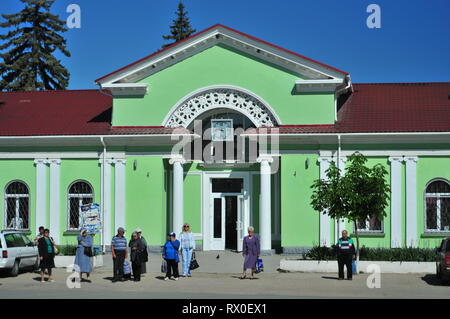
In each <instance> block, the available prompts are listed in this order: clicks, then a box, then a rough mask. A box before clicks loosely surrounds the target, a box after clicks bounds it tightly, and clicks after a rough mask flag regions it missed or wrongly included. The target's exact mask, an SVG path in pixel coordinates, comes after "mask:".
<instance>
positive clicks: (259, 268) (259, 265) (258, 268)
mask: <svg viewBox="0 0 450 319" xmlns="http://www.w3.org/2000/svg"><path fill="white" fill-rule="evenodd" d="M262 271H264V264H263V261H262V259H261V258H258V259H257V260H256V273H260V272H262Z"/></svg>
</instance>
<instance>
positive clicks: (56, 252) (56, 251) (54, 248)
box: [53, 246, 59, 255]
mask: <svg viewBox="0 0 450 319" xmlns="http://www.w3.org/2000/svg"><path fill="white" fill-rule="evenodd" d="M53 253H54V254H55V255H58V254H59V250H58V248H56V246H53Z"/></svg>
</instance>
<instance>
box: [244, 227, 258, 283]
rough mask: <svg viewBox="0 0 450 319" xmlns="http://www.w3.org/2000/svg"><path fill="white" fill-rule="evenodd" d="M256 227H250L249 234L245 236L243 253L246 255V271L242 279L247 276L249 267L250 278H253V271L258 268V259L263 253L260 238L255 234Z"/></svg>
mask: <svg viewBox="0 0 450 319" xmlns="http://www.w3.org/2000/svg"><path fill="white" fill-rule="evenodd" d="M253 233H254V229H253V227H252V226H250V227H249V228H248V236H245V237H244V241H243V245H242V255H243V256H244V272H243V273H242V277H241V279H245V278H246V277H247V273H246V271H247V269H249V268H250V269H251V275H250V279H253V273H254V270H255V269H256V261H257V259H258V257H259V255H260V254H261V251H260V246H259V238H258V237H256V236H255V235H254V234H253Z"/></svg>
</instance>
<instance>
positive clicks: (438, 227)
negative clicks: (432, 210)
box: [424, 178, 450, 234]
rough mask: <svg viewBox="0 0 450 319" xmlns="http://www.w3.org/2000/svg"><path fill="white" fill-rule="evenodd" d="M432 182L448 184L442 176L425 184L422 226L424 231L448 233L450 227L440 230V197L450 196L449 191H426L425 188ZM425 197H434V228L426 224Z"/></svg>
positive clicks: (449, 183)
mask: <svg viewBox="0 0 450 319" xmlns="http://www.w3.org/2000/svg"><path fill="white" fill-rule="evenodd" d="M434 182H444V183H446V184H448V185H449V186H450V182H449V181H447V180H446V179H444V178H436V179H433V180H431V181H429V182H428V183H427V185H426V186H425V193H424V194H425V196H424V219H425V220H424V228H425V232H426V233H445V234H447V233H450V227H449V229H448V230H441V217H442V216H441V214H442V212H441V199H442V198H450V193H427V188H428V186H430V185H431V184H433V183H434ZM427 198H436V229H430V228H428V225H427V211H428V210H427Z"/></svg>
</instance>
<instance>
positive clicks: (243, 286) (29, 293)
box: [0, 252, 450, 299]
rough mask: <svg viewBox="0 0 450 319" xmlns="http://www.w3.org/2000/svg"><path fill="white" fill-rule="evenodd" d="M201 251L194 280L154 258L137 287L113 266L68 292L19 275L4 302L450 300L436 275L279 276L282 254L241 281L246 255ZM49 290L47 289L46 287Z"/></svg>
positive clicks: (0, 287) (60, 276)
mask: <svg viewBox="0 0 450 319" xmlns="http://www.w3.org/2000/svg"><path fill="white" fill-rule="evenodd" d="M216 257H217V253H214V252H208V253H198V256H197V259H198V260H199V263H200V268H199V269H198V271H195V272H194V273H193V277H192V278H180V280H179V281H168V282H167V281H164V280H162V278H163V277H162V274H161V273H160V272H159V267H160V260H161V259H159V258H160V257H159V256H158V255H151V256H150V263H149V265H148V270H149V273H147V274H146V275H145V276H144V277H143V278H142V281H141V282H139V283H136V282H132V281H128V282H118V283H112V282H111V281H110V276H111V269H110V266H111V263H110V262H109V261H108V258H107V259H105V262H106V263H105V267H102V268H97V269H96V270H95V272H94V273H93V274H92V276H91V277H92V278H91V279H92V282H91V283H86V282H82V283H81V288H79V289H78V288H74V289H69V288H68V287H67V285H66V279H67V277H68V275H70V274H69V273H66V272H65V270H64V269H56V270H55V282H54V283H50V282H45V283H41V282H40V281H39V276H38V274H35V273H30V272H28V273H21V274H20V275H19V276H18V277H16V278H11V277H7V276H1V277H0V299H5V298H68V299H70V298H100V299H102V298H183V299H186V298H191V299H196V298H208V299H215V298H224V299H229V298H233V299H235V298H238V299H241V298H250V299H252V298H283V299H289V298H450V286H448V285H447V286H442V285H441V284H440V283H439V282H438V281H437V280H436V278H435V276H434V274H414V275H412V274H408V275H396V274H382V275H381V288H379V289H377V288H374V289H369V288H368V287H367V285H366V280H367V277H368V275H367V274H360V275H357V276H354V279H353V281H347V280H345V281H338V280H337V278H336V275H335V274H317V273H314V274H313V273H280V272H278V271H277V270H276V269H277V266H278V265H277V260H278V261H279V259H281V258H283V257H282V256H279V255H277V256H271V257H265V258H264V261H265V266H266V271H265V272H264V273H261V274H259V275H258V276H257V277H258V278H257V279H256V280H249V279H247V280H240V279H239V275H240V274H239V270H240V267H241V263H242V257H240V255H238V254H233V253H231V252H228V253H223V252H221V253H220V257H219V259H216ZM44 287H45V289H43V288H44Z"/></svg>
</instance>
